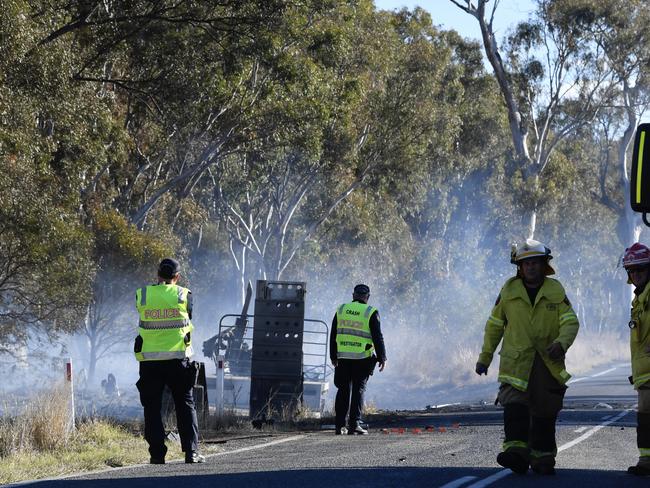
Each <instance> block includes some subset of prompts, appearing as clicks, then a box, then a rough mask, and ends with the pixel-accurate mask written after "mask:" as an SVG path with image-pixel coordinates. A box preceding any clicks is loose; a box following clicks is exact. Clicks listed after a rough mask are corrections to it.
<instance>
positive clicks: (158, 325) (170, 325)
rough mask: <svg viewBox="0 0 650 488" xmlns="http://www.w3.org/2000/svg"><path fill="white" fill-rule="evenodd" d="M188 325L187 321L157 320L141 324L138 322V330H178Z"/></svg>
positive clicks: (188, 321)
mask: <svg viewBox="0 0 650 488" xmlns="http://www.w3.org/2000/svg"><path fill="white" fill-rule="evenodd" d="M187 325H190V320H189V319H183V320H158V321H156V322H143V321H142V320H141V321H140V328H142V329H145V330H160V329H180V328H182V327H185V326H187Z"/></svg>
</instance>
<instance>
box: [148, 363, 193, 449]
mask: <svg viewBox="0 0 650 488" xmlns="http://www.w3.org/2000/svg"><path fill="white" fill-rule="evenodd" d="M165 385H167V386H168V387H169V389H170V390H171V393H172V397H173V399H174V406H175V409H176V424H177V426H178V433H179V435H180V438H181V447H182V449H183V452H186V453H189V452H192V451H197V450H198V442H199V428H198V422H197V419H196V410H195V409H194V397H193V392H192V387H193V386H194V374H193V370H192V367H191V366H190V361H189V359H187V358H186V359H183V360H180V359H170V360H167V361H142V362H141V363H140V379H139V380H138V382H137V383H136V386H137V387H138V390H139V391H140V403H142V406H143V407H144V438H145V440H146V441H147V442H148V443H149V454H151V457H152V458H164V457H165V453H166V452H167V449H166V448H165V427H164V425H163V420H162V413H161V408H162V396H163V390H164V388H165Z"/></svg>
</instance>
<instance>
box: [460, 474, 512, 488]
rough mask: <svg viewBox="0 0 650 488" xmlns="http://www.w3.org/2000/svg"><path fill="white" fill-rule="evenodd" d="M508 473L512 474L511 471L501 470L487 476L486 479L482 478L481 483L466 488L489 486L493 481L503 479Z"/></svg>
mask: <svg viewBox="0 0 650 488" xmlns="http://www.w3.org/2000/svg"><path fill="white" fill-rule="evenodd" d="M510 473H512V471H510V470H509V469H502V470H501V471H497V472H496V473H494V474H493V475H491V476H488V477H487V478H484V479H482V480H481V481H477V482H476V483H472V484H471V485H469V486H468V487H467V488H483V487H484V486H488V485H491V484H492V483H494V482H495V481H499V480H500V479H501V478H505V477H506V476H508V475H509V474H510Z"/></svg>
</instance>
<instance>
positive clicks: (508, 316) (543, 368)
mask: <svg viewBox="0 0 650 488" xmlns="http://www.w3.org/2000/svg"><path fill="white" fill-rule="evenodd" d="M550 259H552V256H551V250H550V249H549V248H547V247H546V246H544V244H542V243H540V242H538V241H535V240H532V239H527V240H526V241H525V242H524V243H523V245H521V246H518V247H514V248H513V251H512V254H511V263H513V264H516V265H517V275H516V276H515V277H513V278H510V279H509V280H508V281H507V282H506V283H505V285H504V286H503V288H502V289H501V292H500V293H499V296H498V298H497V300H496V304H495V305H494V308H493V309H492V313H491V315H490V318H489V319H488V321H487V324H486V326H485V336H484V341H483V349H482V352H481V354H480V356H479V359H478V362H477V364H476V373H477V374H479V375H481V374H487V370H488V366H489V365H490V363H491V362H492V357H493V354H494V351H495V350H496V348H497V346H498V344H499V342H501V340H502V339H503V345H502V346H501V351H500V352H499V354H500V356H501V359H500V362H499V377H498V379H499V381H500V382H501V386H500V388H499V395H498V402H499V403H500V404H501V405H503V423H504V430H505V441H504V443H503V452H501V453H499V455H498V456H497V462H498V463H499V464H500V465H501V466H504V467H506V468H509V469H511V470H512V471H514V472H515V473H520V474H523V473H526V472H527V471H528V467H529V465H530V467H531V468H532V469H533V471H534V472H536V473H538V474H542V475H551V474H555V456H556V454H557V445H556V443H555V422H556V419H557V415H558V413H559V412H560V410H561V409H562V401H563V399H564V393H565V391H566V386H565V385H566V382H567V380H568V379H569V378H570V375H569V373H567V371H566V369H565V366H564V355H565V353H566V351H567V349H568V348H569V346H571V344H572V343H573V341H574V339H575V337H576V335H577V333H578V318H577V317H576V314H575V312H574V311H573V309H572V307H571V303H570V302H569V300H568V299H567V297H566V294H565V292H564V288H563V287H562V285H561V284H560V283H559V282H558V281H556V280H554V279H552V278H547V277H546V276H547V275H551V274H554V273H555V271H554V270H553V268H551V266H550V265H549V260H550Z"/></svg>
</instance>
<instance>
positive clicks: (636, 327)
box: [623, 242, 650, 476]
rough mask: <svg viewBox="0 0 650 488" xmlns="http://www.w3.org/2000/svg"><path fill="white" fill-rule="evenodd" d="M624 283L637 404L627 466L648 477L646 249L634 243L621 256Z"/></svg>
mask: <svg viewBox="0 0 650 488" xmlns="http://www.w3.org/2000/svg"><path fill="white" fill-rule="evenodd" d="M623 267H624V268H625V270H626V271H627V282H628V283H629V284H631V285H634V287H635V289H634V299H633V300H632V311H631V317H630V322H629V326H630V352H631V357H632V376H631V377H630V382H631V383H632V384H633V385H634V388H635V389H636V390H637V392H638V395H639V401H638V406H637V414H636V415H637V417H636V418H637V426H636V443H637V447H638V448H639V461H638V463H637V464H636V465H635V466H630V467H629V468H627V472H628V473H631V474H634V475H637V476H650V384H649V383H648V382H649V381H650V304H649V303H648V301H649V300H650V286H648V282H649V281H650V249H648V247H647V246H645V245H643V244H640V243H638V242H637V243H636V244H633V245H632V246H630V247H628V248H627V249H626V250H625V254H624V255H623Z"/></svg>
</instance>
